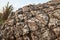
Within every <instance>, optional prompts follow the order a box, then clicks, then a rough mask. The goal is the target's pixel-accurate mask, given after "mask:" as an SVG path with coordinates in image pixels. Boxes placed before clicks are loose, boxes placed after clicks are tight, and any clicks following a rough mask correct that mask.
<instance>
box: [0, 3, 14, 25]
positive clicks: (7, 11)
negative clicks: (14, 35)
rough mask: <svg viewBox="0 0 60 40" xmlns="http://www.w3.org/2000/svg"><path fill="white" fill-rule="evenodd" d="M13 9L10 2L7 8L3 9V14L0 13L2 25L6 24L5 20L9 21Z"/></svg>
mask: <svg viewBox="0 0 60 40" xmlns="http://www.w3.org/2000/svg"><path fill="white" fill-rule="evenodd" d="M12 10H13V7H12V5H9V2H8V3H7V5H6V6H5V7H3V12H2V13H0V25H1V24H2V23H4V21H5V20H7V18H8V16H9V14H10V13H11V12H12Z"/></svg>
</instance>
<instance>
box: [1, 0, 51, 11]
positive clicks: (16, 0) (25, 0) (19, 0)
mask: <svg viewBox="0 0 60 40" xmlns="http://www.w3.org/2000/svg"><path fill="white" fill-rule="evenodd" d="M48 1H50V0H0V11H2V9H3V7H4V6H5V5H6V4H7V3H8V2H9V4H12V5H13V7H14V10H17V9H18V8H21V7H23V6H25V5H28V4H38V3H45V2H48Z"/></svg>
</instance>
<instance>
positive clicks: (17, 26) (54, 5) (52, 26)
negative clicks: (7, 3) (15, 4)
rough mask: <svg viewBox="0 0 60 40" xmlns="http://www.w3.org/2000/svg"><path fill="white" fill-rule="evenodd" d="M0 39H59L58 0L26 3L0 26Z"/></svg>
mask: <svg viewBox="0 0 60 40" xmlns="http://www.w3.org/2000/svg"><path fill="white" fill-rule="evenodd" d="M0 40H60V2H59V0H53V1H49V2H47V3H44V4H37V5H31V4H30V5H27V6H24V7H23V8H20V9H18V10H17V11H16V12H14V13H11V14H10V15H9V17H8V19H7V20H6V22H5V23H4V24H3V25H2V26H1V27H0Z"/></svg>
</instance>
